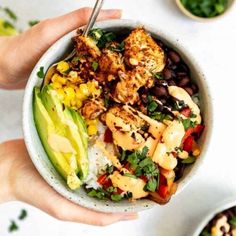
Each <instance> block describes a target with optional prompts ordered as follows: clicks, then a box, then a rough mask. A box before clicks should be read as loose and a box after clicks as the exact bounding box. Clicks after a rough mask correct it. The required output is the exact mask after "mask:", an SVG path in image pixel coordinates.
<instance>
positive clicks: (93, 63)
mask: <svg viewBox="0 0 236 236" xmlns="http://www.w3.org/2000/svg"><path fill="white" fill-rule="evenodd" d="M92 68H93V70H94V71H96V70H97V69H98V63H97V62H96V61H93V62H92Z"/></svg>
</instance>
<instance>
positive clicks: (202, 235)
mask: <svg viewBox="0 0 236 236" xmlns="http://www.w3.org/2000/svg"><path fill="white" fill-rule="evenodd" d="M200 236H211V234H210V233H208V232H207V231H206V230H204V231H203V232H202V233H201V235H200Z"/></svg>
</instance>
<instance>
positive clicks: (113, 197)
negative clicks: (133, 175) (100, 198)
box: [111, 194, 123, 202]
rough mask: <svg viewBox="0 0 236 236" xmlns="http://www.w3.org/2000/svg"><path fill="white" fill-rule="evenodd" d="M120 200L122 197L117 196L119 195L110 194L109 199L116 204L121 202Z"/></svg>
mask: <svg viewBox="0 0 236 236" xmlns="http://www.w3.org/2000/svg"><path fill="white" fill-rule="evenodd" d="M122 198H123V197H122V196H121V195H119V194H112V195H111V199H112V200H113V201H116V202H118V201H120V200H122Z"/></svg>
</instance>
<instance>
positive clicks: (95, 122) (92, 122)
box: [86, 119, 98, 126]
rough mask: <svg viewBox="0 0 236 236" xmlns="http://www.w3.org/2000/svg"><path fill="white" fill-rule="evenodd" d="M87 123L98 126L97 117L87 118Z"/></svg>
mask: <svg viewBox="0 0 236 236" xmlns="http://www.w3.org/2000/svg"><path fill="white" fill-rule="evenodd" d="M86 124H87V125H95V126H97V124H98V120H97V119H95V120H86Z"/></svg>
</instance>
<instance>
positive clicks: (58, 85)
mask: <svg viewBox="0 0 236 236" xmlns="http://www.w3.org/2000/svg"><path fill="white" fill-rule="evenodd" d="M52 87H53V88H54V89H60V88H62V84H60V83H59V82H53V83H52Z"/></svg>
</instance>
